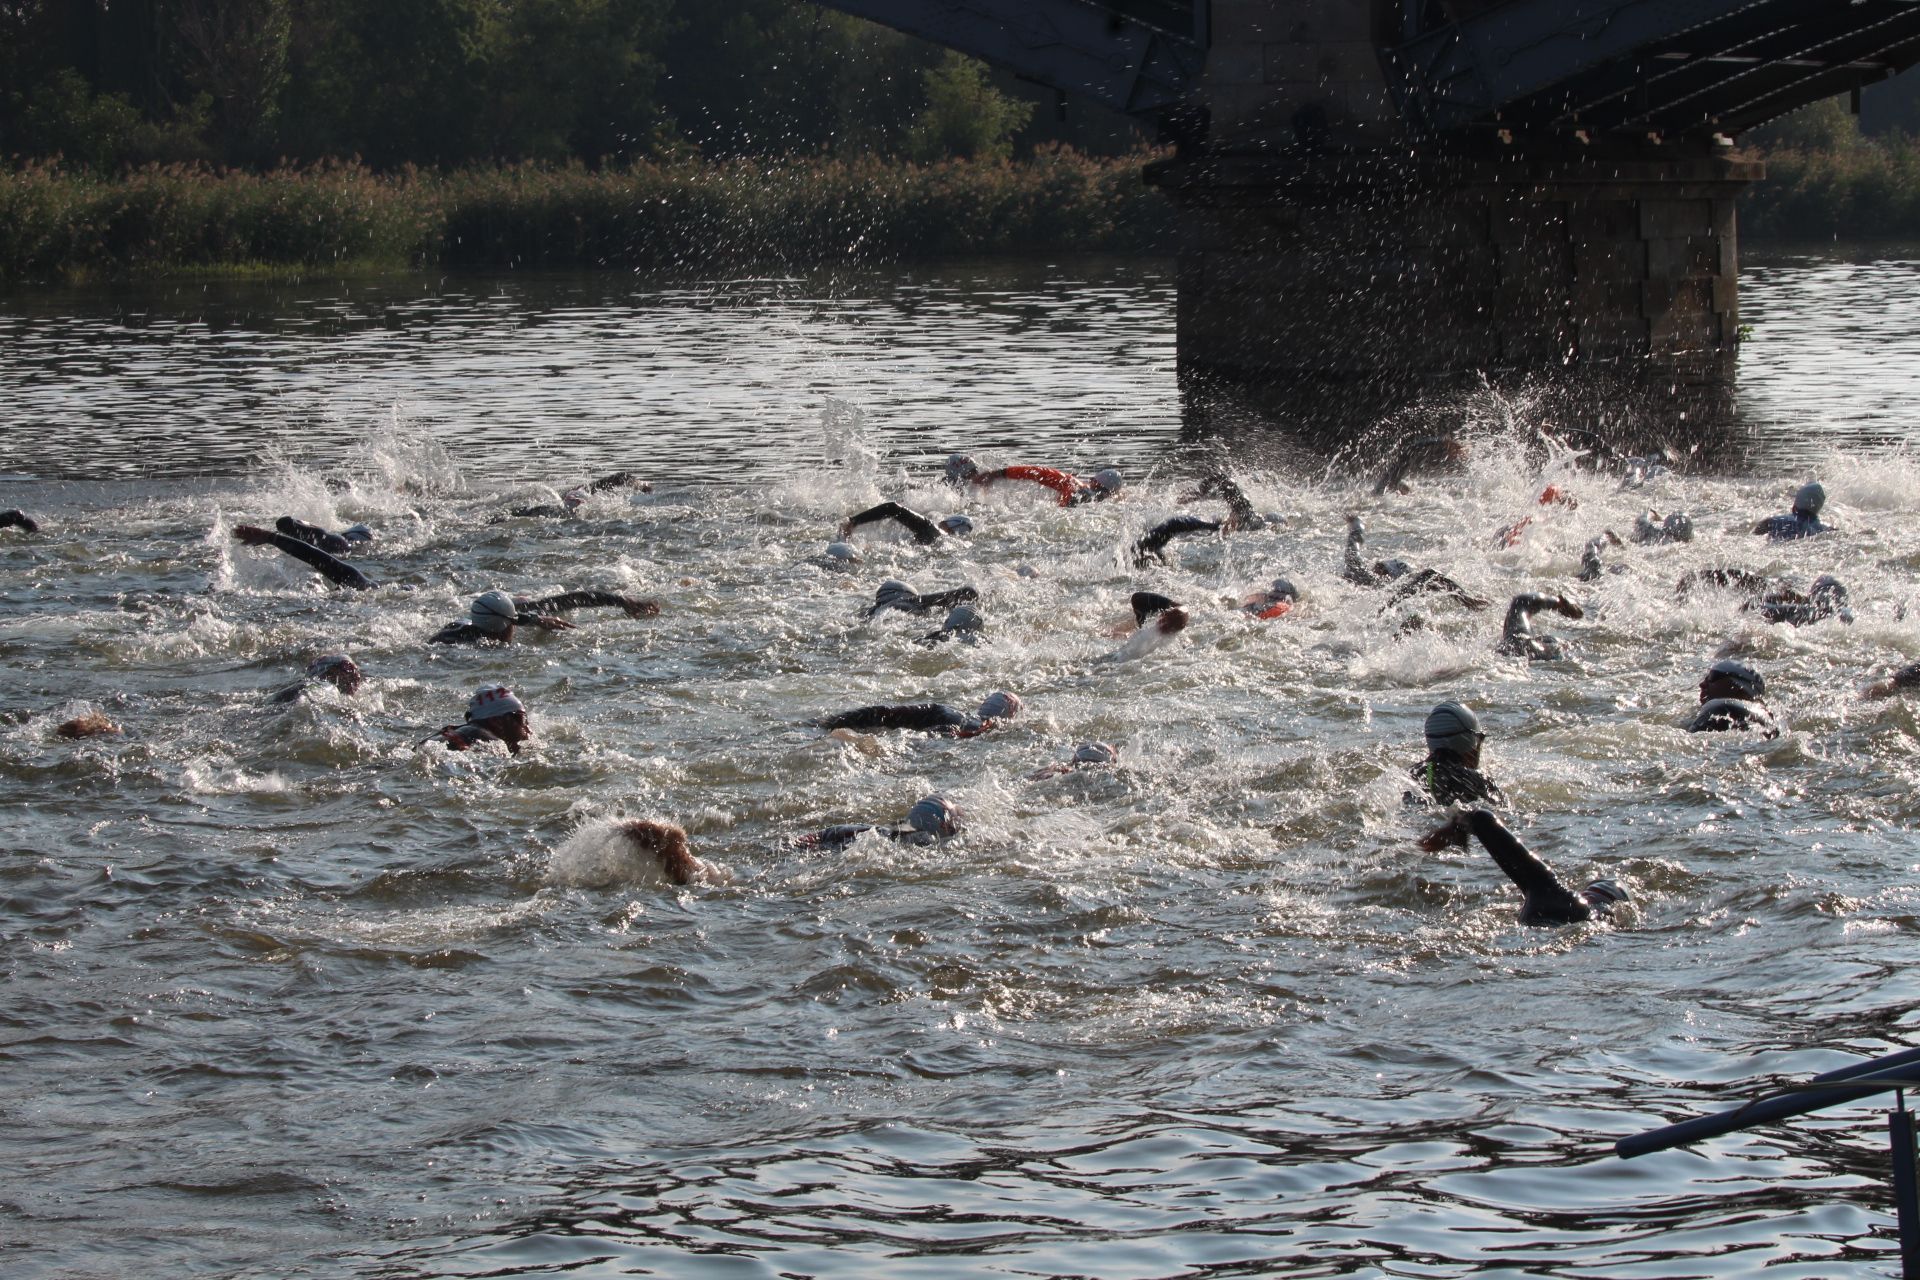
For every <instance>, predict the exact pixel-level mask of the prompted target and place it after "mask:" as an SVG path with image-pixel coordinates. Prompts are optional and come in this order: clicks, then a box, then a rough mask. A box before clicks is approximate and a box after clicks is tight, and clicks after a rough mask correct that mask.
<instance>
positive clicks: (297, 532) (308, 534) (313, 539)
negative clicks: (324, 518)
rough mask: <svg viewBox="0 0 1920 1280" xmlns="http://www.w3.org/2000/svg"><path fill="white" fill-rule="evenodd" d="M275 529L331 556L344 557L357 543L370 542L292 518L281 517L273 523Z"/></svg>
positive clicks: (364, 537)
mask: <svg viewBox="0 0 1920 1280" xmlns="http://www.w3.org/2000/svg"><path fill="white" fill-rule="evenodd" d="M273 527H274V528H276V529H278V530H279V531H280V532H281V533H284V534H286V535H287V536H288V537H289V538H298V539H299V540H300V541H302V542H304V543H306V544H307V545H308V546H310V547H318V548H320V549H321V550H322V551H324V552H326V553H327V554H328V555H330V556H344V555H346V554H348V553H349V552H351V551H352V550H353V548H354V545H355V544H356V543H361V542H370V541H372V539H371V538H370V537H367V536H364V531H361V533H362V536H356V537H348V536H347V535H346V534H344V533H333V532H331V531H330V530H327V529H322V528H321V527H320V526H319V525H317V524H308V523H307V522H306V521H304V520H295V519H294V518H293V517H292V516H281V517H280V518H279V519H278V520H275V521H274V522H273Z"/></svg>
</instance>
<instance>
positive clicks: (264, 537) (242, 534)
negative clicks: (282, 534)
mask: <svg viewBox="0 0 1920 1280" xmlns="http://www.w3.org/2000/svg"><path fill="white" fill-rule="evenodd" d="M233 536H234V537H236V538H238V539H240V541H242V542H244V543H246V544H247V545H248V546H250V547H264V546H266V545H267V544H268V543H270V542H272V541H273V533H272V532H271V531H270V530H267V529H262V528H261V527H260V526H259V525H253V524H237V525H235V526H233Z"/></svg>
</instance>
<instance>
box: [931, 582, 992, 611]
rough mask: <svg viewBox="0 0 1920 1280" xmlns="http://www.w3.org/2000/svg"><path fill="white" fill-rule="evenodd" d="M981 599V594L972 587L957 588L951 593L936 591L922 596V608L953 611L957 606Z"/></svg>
mask: <svg viewBox="0 0 1920 1280" xmlns="http://www.w3.org/2000/svg"><path fill="white" fill-rule="evenodd" d="M979 598H980V593H979V592H978V591H975V590H974V589H973V588H972V587H955V588H954V589H953V590H951V591H935V592H932V593H931V594H929V595H924V596H921V597H920V607H921V608H922V609H928V610H931V609H951V608H953V606H955V605H957V604H966V603H967V602H968V601H970V600H978V599H979Z"/></svg>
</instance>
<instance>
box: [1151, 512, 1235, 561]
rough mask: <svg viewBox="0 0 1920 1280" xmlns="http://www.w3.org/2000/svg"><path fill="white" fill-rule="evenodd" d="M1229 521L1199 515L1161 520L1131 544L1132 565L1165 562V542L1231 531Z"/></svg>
mask: <svg viewBox="0 0 1920 1280" xmlns="http://www.w3.org/2000/svg"><path fill="white" fill-rule="evenodd" d="M1231 523H1232V521H1231V520H1225V521H1222V520H1202V519H1201V518H1200V517H1199V516H1174V517H1173V518H1172V519H1171V520H1162V521H1161V522H1160V523H1159V524H1157V525H1155V526H1153V528H1152V529H1150V530H1149V531H1148V532H1147V535H1146V536H1145V537H1143V538H1141V539H1140V540H1139V541H1138V542H1136V543H1134V544H1133V567H1134V568H1136V569H1143V568H1145V567H1146V566H1147V565H1149V564H1152V563H1154V562H1155V561H1158V562H1159V563H1161V564H1165V563H1166V560H1167V557H1166V556H1165V554H1163V553H1164V552H1165V550H1166V546H1167V544H1168V543H1169V542H1172V541H1173V540H1174V539H1175V538H1186V537H1191V536H1192V535H1194V534H1200V533H1220V532H1222V531H1223V530H1224V531H1227V532H1231V530H1230V529H1229V528H1228V526H1229V525H1230V524H1231Z"/></svg>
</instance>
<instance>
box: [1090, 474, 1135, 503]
mask: <svg viewBox="0 0 1920 1280" xmlns="http://www.w3.org/2000/svg"><path fill="white" fill-rule="evenodd" d="M1087 483H1088V484H1091V485H1092V486H1093V487H1094V488H1096V489H1098V490H1099V491H1100V496H1101V497H1103V498H1110V497H1112V496H1113V495H1114V494H1116V493H1118V492H1120V490H1122V489H1124V488H1126V485H1127V482H1126V480H1125V479H1124V478H1123V477H1122V476H1121V475H1120V473H1119V472H1118V471H1116V470H1114V469H1113V468H1112V467H1102V468H1100V470H1098V471H1096V472H1094V473H1093V474H1092V475H1090V476H1088V477H1087Z"/></svg>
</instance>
